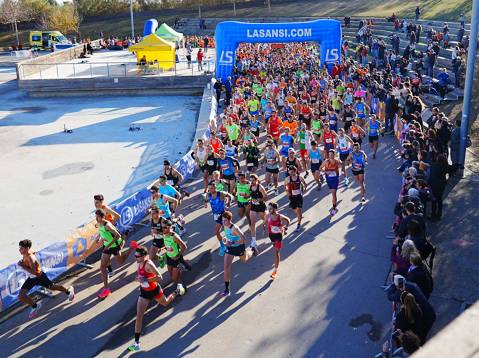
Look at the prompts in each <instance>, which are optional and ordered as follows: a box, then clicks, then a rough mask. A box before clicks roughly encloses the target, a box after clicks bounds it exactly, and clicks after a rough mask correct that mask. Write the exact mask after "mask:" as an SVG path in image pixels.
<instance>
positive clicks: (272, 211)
mask: <svg viewBox="0 0 479 358" xmlns="http://www.w3.org/2000/svg"><path fill="white" fill-rule="evenodd" d="M266 222H267V224H268V235H269V239H270V240H271V243H272V244H273V248H274V270H273V272H272V273H271V278H272V279H273V280H274V279H276V277H278V268H279V261H280V250H281V248H282V247H283V235H285V234H286V232H287V231H288V226H289V224H290V220H289V218H288V217H286V216H284V215H282V214H280V213H278V204H277V203H275V202H271V203H269V204H268V214H267V216H266Z"/></svg>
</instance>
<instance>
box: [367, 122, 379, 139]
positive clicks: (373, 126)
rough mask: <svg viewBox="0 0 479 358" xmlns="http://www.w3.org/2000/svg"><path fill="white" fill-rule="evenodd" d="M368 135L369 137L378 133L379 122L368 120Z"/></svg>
mask: <svg viewBox="0 0 479 358" xmlns="http://www.w3.org/2000/svg"><path fill="white" fill-rule="evenodd" d="M369 135H370V136H371V137H376V136H378V135H379V122H378V121H376V122H373V121H369Z"/></svg>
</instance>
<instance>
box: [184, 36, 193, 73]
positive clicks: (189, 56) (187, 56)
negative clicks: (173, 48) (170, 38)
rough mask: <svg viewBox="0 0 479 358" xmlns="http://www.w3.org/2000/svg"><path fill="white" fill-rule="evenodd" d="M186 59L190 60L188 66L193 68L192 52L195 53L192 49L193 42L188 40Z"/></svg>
mask: <svg viewBox="0 0 479 358" xmlns="http://www.w3.org/2000/svg"><path fill="white" fill-rule="evenodd" d="M185 50H186V61H187V62H188V68H191V54H192V53H193V50H192V49H191V44H190V43H189V42H188V43H186V47H185Z"/></svg>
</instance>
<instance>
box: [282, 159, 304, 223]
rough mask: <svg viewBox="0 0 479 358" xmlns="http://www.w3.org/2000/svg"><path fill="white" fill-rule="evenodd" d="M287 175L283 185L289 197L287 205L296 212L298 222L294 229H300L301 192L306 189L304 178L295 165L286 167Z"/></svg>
mask: <svg viewBox="0 0 479 358" xmlns="http://www.w3.org/2000/svg"><path fill="white" fill-rule="evenodd" d="M288 173H289V176H288V177H287V178H286V179H285V180H284V186H285V187H286V191H287V193H288V197H289V207H290V208H291V209H293V211H294V212H295V213H296V219H297V220H298V224H297V226H296V231H299V230H301V220H302V218H303V212H302V211H303V192H305V191H306V189H307V184H306V182H305V181H304V179H303V178H302V177H301V176H300V175H299V174H298V169H297V168H296V167H295V166H290V167H288Z"/></svg>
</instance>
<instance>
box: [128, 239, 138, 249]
mask: <svg viewBox="0 0 479 358" xmlns="http://www.w3.org/2000/svg"><path fill="white" fill-rule="evenodd" d="M137 248H138V243H137V242H136V241H135V240H133V241H132V242H130V249H132V250H136V249H137Z"/></svg>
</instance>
